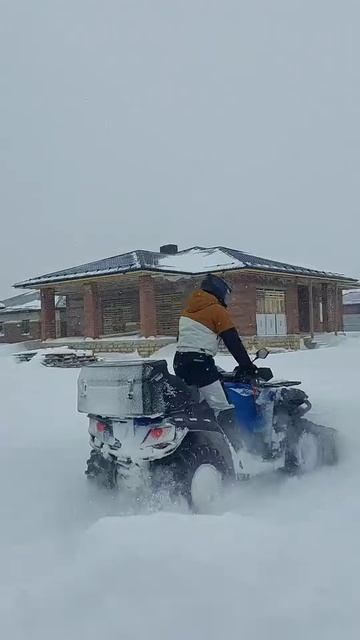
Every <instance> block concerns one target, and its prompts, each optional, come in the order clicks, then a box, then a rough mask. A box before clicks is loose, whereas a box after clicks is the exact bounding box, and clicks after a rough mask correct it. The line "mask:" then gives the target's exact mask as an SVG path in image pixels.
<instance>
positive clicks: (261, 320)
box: [256, 313, 266, 336]
mask: <svg viewBox="0 0 360 640" xmlns="http://www.w3.org/2000/svg"><path fill="white" fill-rule="evenodd" d="M256 328H257V334H258V336H266V315H265V313H257V314H256Z"/></svg>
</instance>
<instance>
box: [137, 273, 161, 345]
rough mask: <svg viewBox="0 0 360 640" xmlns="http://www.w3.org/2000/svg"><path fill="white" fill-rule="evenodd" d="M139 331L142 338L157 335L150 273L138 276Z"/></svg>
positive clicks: (153, 290)
mask: <svg viewBox="0 0 360 640" xmlns="http://www.w3.org/2000/svg"><path fill="white" fill-rule="evenodd" d="M139 301H140V332H141V335H142V336H144V338H150V337H151V336H156V335H157V318H156V303H155V287H154V280H153V278H152V277H151V276H150V275H145V276H140V278H139Z"/></svg>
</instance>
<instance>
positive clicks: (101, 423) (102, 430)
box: [96, 422, 105, 433]
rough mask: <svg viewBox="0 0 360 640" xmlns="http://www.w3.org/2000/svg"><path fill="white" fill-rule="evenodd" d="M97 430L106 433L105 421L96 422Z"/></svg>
mask: <svg viewBox="0 0 360 640" xmlns="http://www.w3.org/2000/svg"><path fill="white" fill-rule="evenodd" d="M96 431H98V432H99V433H104V431H105V425H104V423H103V422H97V423H96Z"/></svg>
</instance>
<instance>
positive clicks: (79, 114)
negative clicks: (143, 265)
mask: <svg viewBox="0 0 360 640" xmlns="http://www.w3.org/2000/svg"><path fill="white" fill-rule="evenodd" d="M0 8H1V11H0V14H1V15H0V212H1V228H0V261H1V269H0V298H1V297H5V296H6V295H8V294H11V288H10V287H11V284H12V283H14V282H16V281H19V280H22V279H24V278H27V277H30V276H34V275H40V274H42V273H46V272H49V271H52V270H56V269H58V268H64V267H68V266H73V265H76V264H80V263H82V262H86V261H88V260H94V259H98V258H102V257H106V256H110V255H115V254H118V253H122V252H125V251H127V250H132V249H137V248H144V249H154V250H156V249H157V248H158V247H159V246H160V244H164V243H168V242H175V243H178V244H179V245H180V247H181V248H186V247H189V246H192V245H203V246H212V245H217V244H221V245H225V246H230V247H233V248H237V249H242V250H245V251H248V252H250V253H255V254H258V255H261V256H264V257H269V258H276V259H283V260H287V261H290V262H294V263H298V264H302V265H309V266H315V267H321V268H324V269H329V270H333V271H334V270H335V271H340V272H345V273H346V274H347V275H353V276H357V277H360V248H359V247H360V242H359V231H360V216H359V184H360V126H359V124H360V83H359V80H360V40H359V25H360V2H359V1H358V0H353V1H351V0H246V1H241V0H217V1H215V0H126V1H125V0H63V1H62V0H31V1H30V0H0ZM14 293H15V292H14Z"/></svg>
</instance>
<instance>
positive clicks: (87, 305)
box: [83, 284, 99, 338]
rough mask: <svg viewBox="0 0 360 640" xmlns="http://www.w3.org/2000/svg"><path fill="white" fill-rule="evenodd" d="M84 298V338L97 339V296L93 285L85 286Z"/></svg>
mask: <svg viewBox="0 0 360 640" xmlns="http://www.w3.org/2000/svg"><path fill="white" fill-rule="evenodd" d="M83 296H84V338H98V337H99V309H98V294H97V287H96V285H95V284H85V285H84V287H83Z"/></svg>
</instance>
